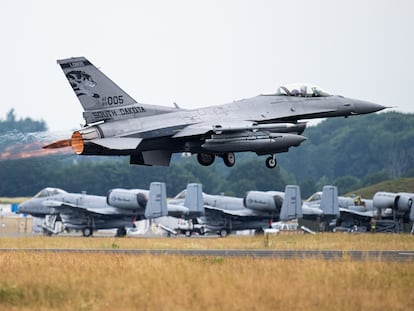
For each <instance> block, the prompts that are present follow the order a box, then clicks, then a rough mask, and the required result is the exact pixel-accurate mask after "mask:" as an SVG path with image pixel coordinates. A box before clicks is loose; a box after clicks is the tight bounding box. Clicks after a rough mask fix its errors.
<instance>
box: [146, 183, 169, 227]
mask: <svg viewBox="0 0 414 311" xmlns="http://www.w3.org/2000/svg"><path fill="white" fill-rule="evenodd" d="M167 215H168V209H167V191H166V190H165V183H161V182H152V183H151V184H150V191H149V198H148V202H147V206H146V208H145V218H147V219H153V218H158V217H162V216H167Z"/></svg>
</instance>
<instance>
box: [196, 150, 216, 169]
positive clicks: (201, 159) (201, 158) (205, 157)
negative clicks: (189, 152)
mask: <svg viewBox="0 0 414 311" xmlns="http://www.w3.org/2000/svg"><path fill="white" fill-rule="evenodd" d="M214 159H215V155H214V154H211V153H204V152H200V153H197V161H198V163H200V164H201V165H203V166H209V165H211V164H213V162H214Z"/></svg>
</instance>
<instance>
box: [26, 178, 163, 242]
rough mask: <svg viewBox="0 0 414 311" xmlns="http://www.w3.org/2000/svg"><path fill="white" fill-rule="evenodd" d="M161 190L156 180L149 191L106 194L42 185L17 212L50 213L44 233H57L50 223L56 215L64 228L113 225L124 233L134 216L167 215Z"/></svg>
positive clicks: (86, 233) (84, 230)
mask: <svg viewBox="0 0 414 311" xmlns="http://www.w3.org/2000/svg"><path fill="white" fill-rule="evenodd" d="M165 193H166V190H165V184H164V183H159V182H153V183H151V185H150V190H149V191H148V190H141V189H112V190H110V191H109V192H108V195H107V196H97V195H89V194H85V193H68V192H66V191H64V190H61V189H57V188H45V189H43V190H42V191H40V192H39V193H38V194H37V195H35V196H34V197H33V198H31V199H30V200H27V201H25V202H23V203H21V204H20V205H19V207H18V212H19V213H24V214H29V215H32V216H34V217H41V218H43V217H45V218H46V217H49V216H52V220H51V221H49V222H48V223H46V224H44V226H43V227H44V232H45V233H47V234H52V233H57V232H55V231H54V225H55V221H56V220H58V219H59V220H61V221H62V223H63V226H64V228H65V229H68V230H81V231H82V233H83V235H84V236H90V235H92V233H93V231H94V230H99V229H117V236H124V235H125V234H126V228H128V227H133V226H134V223H135V221H136V220H141V219H153V218H158V217H161V216H166V215H167V206H166V202H165V201H164V200H161V199H160V198H161V197H163V196H165V195H166V194H165Z"/></svg>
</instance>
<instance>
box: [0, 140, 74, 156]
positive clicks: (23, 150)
mask: <svg viewBox="0 0 414 311" xmlns="http://www.w3.org/2000/svg"><path fill="white" fill-rule="evenodd" d="M43 145H44V142H32V143H27V144H15V145H11V146H8V147H6V148H5V149H4V150H3V152H2V153H0V160H16V159H28V158H32V157H44V156H48V155H52V154H69V153H72V149H71V148H68V147H66V148H60V149H42V146H43Z"/></svg>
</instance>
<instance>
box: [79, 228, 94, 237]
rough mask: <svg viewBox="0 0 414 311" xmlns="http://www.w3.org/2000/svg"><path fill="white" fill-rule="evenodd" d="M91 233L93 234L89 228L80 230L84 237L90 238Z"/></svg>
mask: <svg viewBox="0 0 414 311" xmlns="http://www.w3.org/2000/svg"><path fill="white" fill-rule="evenodd" d="M92 233H93V230H92V228H90V227H86V228H83V229H82V234H83V236H84V237H88V236H91V235H92Z"/></svg>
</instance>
